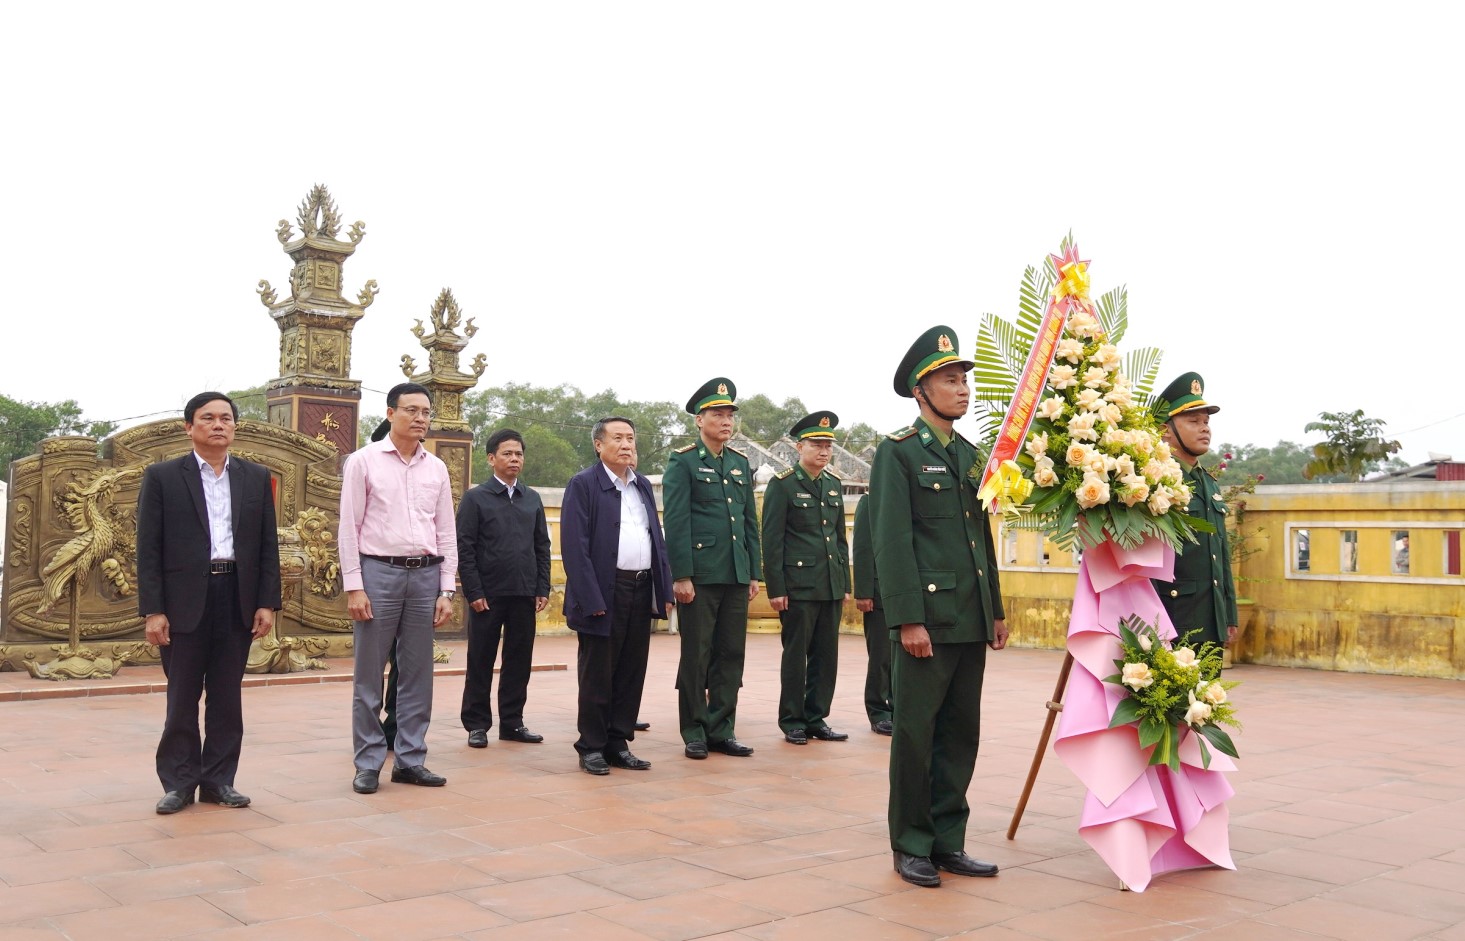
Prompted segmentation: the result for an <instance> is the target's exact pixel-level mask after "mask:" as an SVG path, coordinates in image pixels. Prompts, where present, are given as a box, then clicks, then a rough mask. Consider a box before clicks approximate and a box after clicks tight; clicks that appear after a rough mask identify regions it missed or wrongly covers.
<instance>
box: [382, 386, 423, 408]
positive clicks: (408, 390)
mask: <svg viewBox="0 0 1465 941" xmlns="http://www.w3.org/2000/svg"><path fill="white" fill-rule="evenodd" d="M404 395H425V396H427V402H428V404H429V405H430V404H432V393H431V392H429V391H427V386H425V385H422V384H421V383H416V382H399V383H397V384H396V385H394V386H392V388H391V391H389V392H387V408H396V407H397V400H398V399H400V398H401V397H402V396H404Z"/></svg>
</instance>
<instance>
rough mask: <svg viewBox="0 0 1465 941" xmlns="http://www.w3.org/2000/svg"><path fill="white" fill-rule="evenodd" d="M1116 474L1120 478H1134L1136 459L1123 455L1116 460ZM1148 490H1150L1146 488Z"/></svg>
mask: <svg viewBox="0 0 1465 941" xmlns="http://www.w3.org/2000/svg"><path fill="white" fill-rule="evenodd" d="M1105 437H1108V435H1105ZM1114 472H1115V473H1116V474H1118V475H1119V476H1120V477H1133V476H1134V458H1132V457H1130V456H1129V455H1128V454H1121V455H1119V456H1118V457H1117V458H1115V459H1114ZM1146 489H1148V488H1146Z"/></svg>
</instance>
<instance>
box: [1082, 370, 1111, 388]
mask: <svg viewBox="0 0 1465 941" xmlns="http://www.w3.org/2000/svg"><path fill="white" fill-rule="evenodd" d="M1083 384H1084V386H1085V387H1086V388H1089V389H1107V388H1109V374H1108V373H1107V372H1105V371H1104V370H1102V369H1100V368H1099V367H1097V366H1090V367H1089V368H1088V369H1086V370H1084V374H1083Z"/></svg>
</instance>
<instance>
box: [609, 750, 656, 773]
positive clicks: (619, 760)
mask: <svg viewBox="0 0 1465 941" xmlns="http://www.w3.org/2000/svg"><path fill="white" fill-rule="evenodd" d="M605 760H606V761H609V762H610V763H611V764H613V765H615V766H616V767H617V768H625V769H626V770H627V771H646V770H647V769H649V768H650V767H651V762H649V761H647V760H646V759H645V758H637V757H636V756H635V755H633V754H631V752H630V750H626V751H617V752H611V753H610V754H609V755H606V756H605Z"/></svg>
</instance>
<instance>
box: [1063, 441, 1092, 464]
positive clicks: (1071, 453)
mask: <svg viewBox="0 0 1465 941" xmlns="http://www.w3.org/2000/svg"><path fill="white" fill-rule="evenodd" d="M1093 451H1094V449H1093V448H1091V447H1089V446H1088V445H1086V444H1084V443H1083V442H1081V441H1075V442H1072V443H1070V444H1069V445H1068V451H1067V452H1065V453H1064V456H1063V459H1064V460H1065V461H1066V462H1067V463H1068V466H1069V467H1083V466H1084V464H1085V463H1087V462H1088V459H1089V455H1090V454H1092V453H1093Z"/></svg>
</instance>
